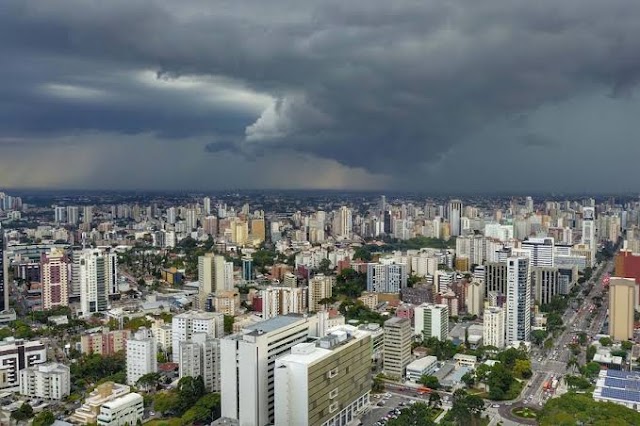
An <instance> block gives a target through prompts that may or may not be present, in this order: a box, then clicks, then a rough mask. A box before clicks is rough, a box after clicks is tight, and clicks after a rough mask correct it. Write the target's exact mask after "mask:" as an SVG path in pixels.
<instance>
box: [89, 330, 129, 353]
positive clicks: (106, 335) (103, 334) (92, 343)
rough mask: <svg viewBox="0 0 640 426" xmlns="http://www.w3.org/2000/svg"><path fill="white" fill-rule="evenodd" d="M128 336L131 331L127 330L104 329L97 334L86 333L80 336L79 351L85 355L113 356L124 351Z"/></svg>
mask: <svg viewBox="0 0 640 426" xmlns="http://www.w3.org/2000/svg"><path fill="white" fill-rule="evenodd" d="M130 335H131V331H130V330H127V329H124V330H109V329H108V328H106V327H105V328H104V329H103V330H102V331H99V332H97V333H88V334H83V335H82V336H80V348H81V349H80V350H81V352H82V353H83V354H87V355H91V354H99V355H102V356H109V355H113V354H115V353H118V352H120V351H123V350H125V349H126V347H127V339H129V336H130Z"/></svg>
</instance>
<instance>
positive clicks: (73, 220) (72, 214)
mask: <svg viewBox="0 0 640 426" xmlns="http://www.w3.org/2000/svg"><path fill="white" fill-rule="evenodd" d="M78 216H79V212H78V206H67V223H68V224H69V225H77V224H78V220H79V217H78Z"/></svg>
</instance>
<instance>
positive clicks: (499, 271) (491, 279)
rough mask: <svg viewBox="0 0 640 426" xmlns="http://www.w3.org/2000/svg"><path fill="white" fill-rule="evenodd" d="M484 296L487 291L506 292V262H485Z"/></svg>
mask: <svg viewBox="0 0 640 426" xmlns="http://www.w3.org/2000/svg"><path fill="white" fill-rule="evenodd" d="M484 272H485V281H484V292H485V293H484V297H488V296H489V293H491V292H494V293H498V294H507V263H506V262H487V263H486V264H485V267H484Z"/></svg>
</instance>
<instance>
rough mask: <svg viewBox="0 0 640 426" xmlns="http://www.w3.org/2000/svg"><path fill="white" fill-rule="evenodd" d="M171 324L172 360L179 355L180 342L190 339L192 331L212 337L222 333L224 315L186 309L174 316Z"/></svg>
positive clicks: (220, 335)
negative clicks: (186, 310)
mask: <svg viewBox="0 0 640 426" xmlns="http://www.w3.org/2000/svg"><path fill="white" fill-rule="evenodd" d="M171 325H172V327H171V339H172V341H173V343H172V344H171V348H172V349H173V360H174V362H175V360H177V359H178V358H179V356H180V354H179V348H180V342H186V341H187V340H190V339H191V336H192V335H193V333H206V334H208V335H209V336H211V337H214V338H220V337H222V336H223V335H224V315H223V314H221V313H219V312H199V311H188V312H185V313H182V314H179V315H176V316H174V317H173V321H172V324H171Z"/></svg>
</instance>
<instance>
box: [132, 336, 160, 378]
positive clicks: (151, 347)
mask: <svg viewBox="0 0 640 426" xmlns="http://www.w3.org/2000/svg"><path fill="white" fill-rule="evenodd" d="M157 352H158V349H157V348H156V341H155V339H154V338H153V334H152V333H151V330H149V329H147V328H144V327H142V328H140V329H139V330H138V331H136V332H135V334H134V335H133V336H131V337H129V339H128V340H127V384H128V385H130V386H134V385H135V384H136V383H137V382H138V379H140V377H142V376H144V375H145V374H149V373H155V372H156V371H158V359H157V355H158V353H157Z"/></svg>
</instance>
